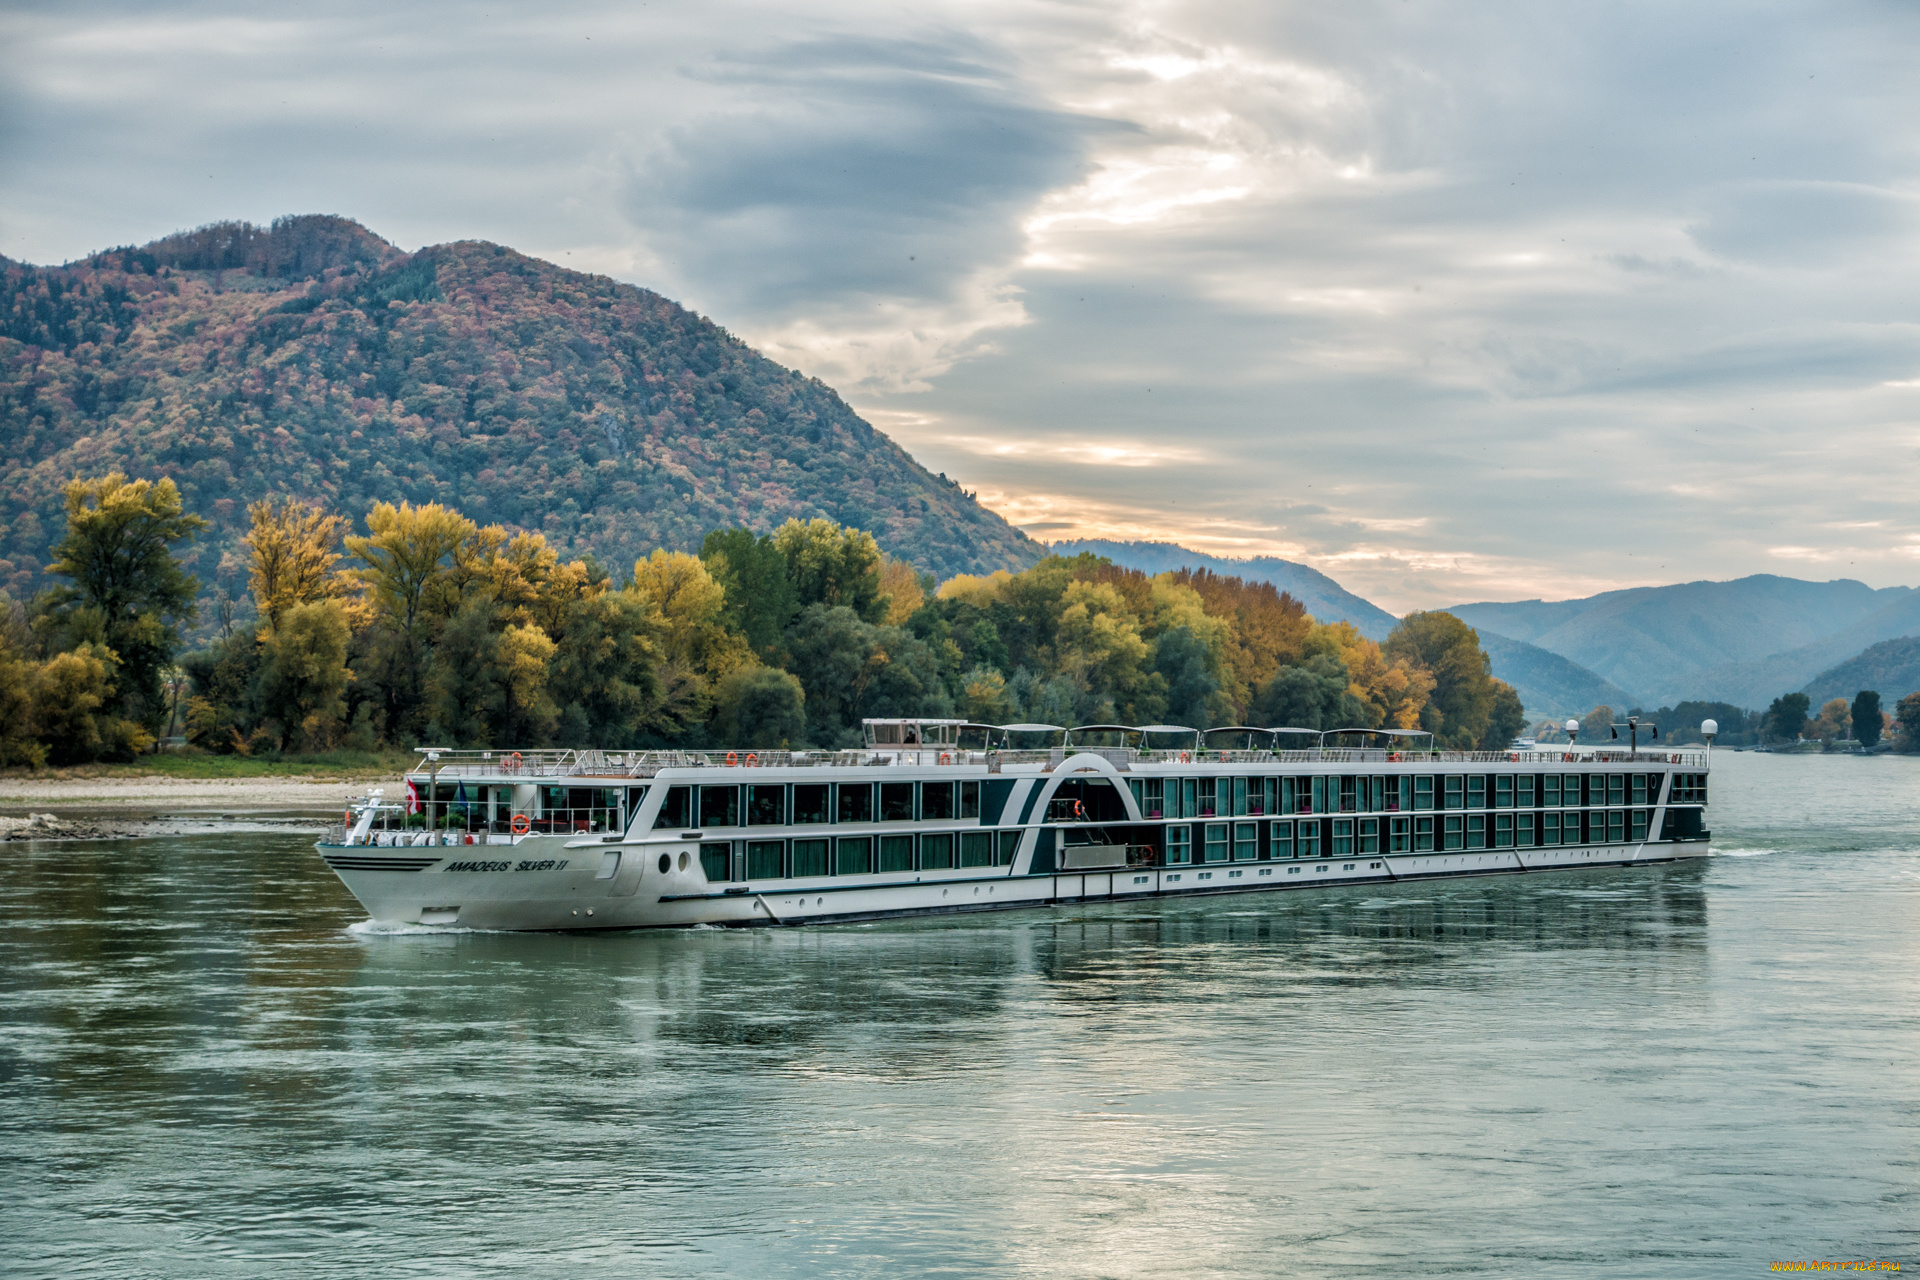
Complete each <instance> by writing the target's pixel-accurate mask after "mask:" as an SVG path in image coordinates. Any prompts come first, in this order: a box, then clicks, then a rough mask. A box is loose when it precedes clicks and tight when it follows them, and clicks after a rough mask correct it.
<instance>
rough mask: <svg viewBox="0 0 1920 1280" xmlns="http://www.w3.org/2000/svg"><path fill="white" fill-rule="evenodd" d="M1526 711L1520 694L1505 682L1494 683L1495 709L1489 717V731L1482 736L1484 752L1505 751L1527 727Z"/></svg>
mask: <svg viewBox="0 0 1920 1280" xmlns="http://www.w3.org/2000/svg"><path fill="white" fill-rule="evenodd" d="M1526 723H1527V713H1526V709H1525V708H1524V707H1522V706H1521V705H1520V694H1519V693H1518V691H1516V690H1515V689H1514V687H1513V686H1512V685H1510V684H1508V683H1507V682H1506V681H1505V680H1495V681H1494V682H1493V709H1492V710H1491V711H1490V712H1489V713H1488V715H1487V729H1486V732H1485V733H1482V734H1481V735H1480V749H1481V750H1482V751H1505V750H1506V749H1507V748H1508V747H1509V746H1511V745H1512V744H1513V740H1514V739H1515V738H1517V737H1518V736H1519V735H1520V730H1521V729H1523V728H1525V727H1526Z"/></svg>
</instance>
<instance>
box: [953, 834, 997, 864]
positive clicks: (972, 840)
mask: <svg viewBox="0 0 1920 1280" xmlns="http://www.w3.org/2000/svg"><path fill="white" fill-rule="evenodd" d="M960 865H961V866H963V867H990V866H992V865H993V832H991V831H963V832H961V833H960Z"/></svg>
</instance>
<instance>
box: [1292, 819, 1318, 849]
mask: <svg viewBox="0 0 1920 1280" xmlns="http://www.w3.org/2000/svg"><path fill="white" fill-rule="evenodd" d="M1294 842H1295V844H1297V845H1298V846H1299V849H1300V856H1301V857H1303V858H1317V857H1319V856H1320V819H1318V818H1313V819H1310V820H1308V821H1306V822H1302V823H1300V824H1299V826H1298V828H1297V834H1296V835H1295V837H1294Z"/></svg>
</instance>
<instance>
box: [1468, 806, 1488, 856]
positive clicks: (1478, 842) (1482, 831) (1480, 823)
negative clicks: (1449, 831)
mask: <svg viewBox="0 0 1920 1280" xmlns="http://www.w3.org/2000/svg"><path fill="white" fill-rule="evenodd" d="M1486 847H1487V815H1486V814H1484V813H1470V814H1468V815H1467V848H1469V849H1484V848H1486Z"/></svg>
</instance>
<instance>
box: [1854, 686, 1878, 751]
mask: <svg viewBox="0 0 1920 1280" xmlns="http://www.w3.org/2000/svg"><path fill="white" fill-rule="evenodd" d="M1853 736H1854V737H1855V738H1856V739H1857V740H1858V741H1859V743H1860V745H1861V747H1863V748H1866V749H1869V750H1870V749H1872V748H1873V746H1874V745H1875V744H1877V743H1878V742H1879V741H1880V695H1879V694H1878V693H1877V692H1875V691H1874V690H1872V689H1862V690H1861V691H1860V692H1858V693H1856V694H1854V695H1853Z"/></svg>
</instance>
